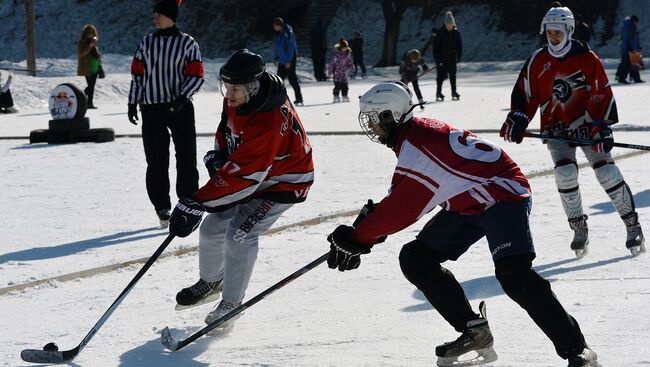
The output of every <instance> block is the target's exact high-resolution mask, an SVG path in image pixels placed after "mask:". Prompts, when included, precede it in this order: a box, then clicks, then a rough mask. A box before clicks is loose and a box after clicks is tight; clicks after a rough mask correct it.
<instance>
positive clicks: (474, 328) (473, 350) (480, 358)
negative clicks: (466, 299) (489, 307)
mask: <svg viewBox="0 0 650 367" xmlns="http://www.w3.org/2000/svg"><path fill="white" fill-rule="evenodd" d="M479 311H480V312H481V317H480V318H478V319H476V320H472V321H469V322H468V323H467V327H466V328H465V330H463V332H462V334H461V335H460V337H458V339H456V340H454V341H452V342H448V343H444V344H442V345H439V346H437V347H436V356H437V357H438V362H437V365H438V366H439V367H463V366H477V365H481V364H485V363H490V362H494V361H496V360H497V358H498V356H497V353H496V352H495V351H494V349H493V348H492V346H493V345H494V339H493V338H492V333H491V332H490V326H489V325H488V321H487V318H486V306H485V302H481V304H480V305H479Z"/></svg>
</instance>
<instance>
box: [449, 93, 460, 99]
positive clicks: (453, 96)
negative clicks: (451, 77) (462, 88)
mask: <svg viewBox="0 0 650 367" xmlns="http://www.w3.org/2000/svg"><path fill="white" fill-rule="evenodd" d="M459 99H460V94H458V93H456V91H453V92H451V100H452V101H458V100H459Z"/></svg>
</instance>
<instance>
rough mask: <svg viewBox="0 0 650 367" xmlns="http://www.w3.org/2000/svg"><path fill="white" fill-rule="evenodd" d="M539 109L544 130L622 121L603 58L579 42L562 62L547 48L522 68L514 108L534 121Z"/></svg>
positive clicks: (512, 99)
mask: <svg viewBox="0 0 650 367" xmlns="http://www.w3.org/2000/svg"><path fill="white" fill-rule="evenodd" d="M538 107H539V110H540V120H541V126H540V129H541V130H542V131H543V130H544V129H547V128H548V129H552V130H555V129H560V130H565V129H568V130H572V131H577V130H578V128H579V127H580V126H582V125H583V124H585V123H590V122H592V121H594V120H597V119H605V120H609V121H615V122H616V121H618V113H617V110H616V102H615V101H614V96H613V94H612V88H611V87H610V85H609V80H608V79H607V75H606V74H605V69H604V68H603V65H602V63H601V62H600V59H599V58H598V56H596V54H595V53H594V52H593V51H592V50H590V49H589V47H588V46H587V45H586V44H584V43H581V42H579V41H575V40H573V41H572V45H571V50H570V51H569V53H568V54H567V55H566V56H564V57H562V58H559V59H558V58H556V57H554V56H552V55H551V54H550V53H549V52H548V49H547V47H543V48H541V49H539V50H537V51H536V52H535V53H533V55H532V56H530V58H528V60H527V61H526V63H525V64H524V67H523V68H522V69H521V72H520V73H519V79H518V80H517V83H516V84H515V87H514V89H513V91H512V97H511V106H510V109H511V110H512V111H521V112H524V113H526V114H527V115H528V118H529V120H530V119H532V118H533V116H535V113H536V111H537V108H538ZM585 132H586V129H585V130H584V131H583V132H581V133H580V134H583V135H584V134H585ZM582 137H588V136H582Z"/></svg>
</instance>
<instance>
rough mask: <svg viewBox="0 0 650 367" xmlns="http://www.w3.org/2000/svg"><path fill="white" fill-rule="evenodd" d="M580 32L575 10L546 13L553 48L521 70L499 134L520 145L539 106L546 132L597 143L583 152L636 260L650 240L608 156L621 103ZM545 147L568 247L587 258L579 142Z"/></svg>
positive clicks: (544, 27) (544, 31) (548, 47)
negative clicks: (569, 232) (563, 216)
mask: <svg viewBox="0 0 650 367" xmlns="http://www.w3.org/2000/svg"><path fill="white" fill-rule="evenodd" d="M574 28H575V19H574V17H573V13H572V12H571V10H570V9H569V8H567V7H554V8H551V9H550V10H549V11H548V12H547V13H546V15H545V16H544V18H543V19H542V23H541V26H540V33H542V34H544V35H546V38H547V40H548V45H546V46H544V47H542V48H541V49H539V50H537V51H535V52H534V53H533V54H532V56H530V57H529V58H528V60H527V61H526V63H525V64H524V66H523V68H522V69H521V72H520V74H519V79H518V80H517V82H516V84H515V86H514V88H513V91H512V98H511V106H510V113H508V116H507V118H506V121H505V122H504V123H503V125H502V127H501V134H500V135H501V136H502V137H503V138H504V139H505V140H507V141H511V142H515V143H517V144H519V143H521V141H522V140H523V133H524V132H525V130H526V128H527V127H528V123H529V121H530V119H532V118H533V116H535V113H536V112H537V109H538V108H539V110H540V123H541V124H540V130H541V131H543V132H544V134H547V135H556V136H562V137H568V138H593V139H594V144H593V145H592V146H591V147H589V146H581V147H580V148H581V150H582V152H583V153H584V155H585V157H586V158H587V160H588V161H589V165H590V166H591V167H592V169H593V170H594V173H595V174H596V178H597V179H598V183H599V184H600V186H601V187H602V188H603V190H605V192H606V193H607V195H608V196H609V198H610V200H611V202H612V204H613V205H614V207H615V208H616V211H617V212H618V214H619V216H620V217H621V219H622V220H623V223H624V225H625V227H626V229H627V238H626V242H625V246H626V247H627V248H628V249H629V250H630V251H631V253H632V254H633V255H639V254H641V253H642V252H645V245H644V243H645V238H644V236H643V232H642V230H641V224H640V223H639V215H638V213H637V212H636V210H635V204H634V196H633V195H632V190H631V189H630V187H629V186H628V184H627V183H626V182H625V180H624V179H623V174H622V173H621V171H620V170H619V168H618V167H617V166H616V163H615V162H614V158H613V157H612V154H611V153H610V151H611V150H612V147H613V146H614V136H613V133H612V129H611V127H610V125H612V124H614V123H617V122H618V112H617V108H616V101H615V100H614V95H613V93H612V88H611V86H610V83H609V80H608V79H607V74H606V73H605V69H604V68H603V65H602V63H601V61H600V59H599V58H598V56H597V55H596V53H594V51H592V50H591V49H590V48H589V46H588V45H587V44H586V43H584V42H582V41H578V40H574V39H572V38H571V36H572V34H573V31H574ZM546 144H547V147H548V150H549V152H550V153H551V158H552V159H553V163H554V166H555V182H556V185H557V190H558V192H559V194H560V198H561V201H562V207H563V209H564V212H565V213H566V216H567V218H568V222H569V223H568V224H569V227H570V228H571V229H572V230H573V231H574V236H573V240H572V242H571V245H570V247H571V249H572V250H574V251H575V253H576V255H577V256H578V257H582V256H584V255H585V254H586V253H587V250H588V244H589V235H588V229H587V215H586V214H585V213H584V212H583V209H582V198H581V195H580V187H579V185H578V164H577V160H576V145H575V144H573V143H571V142H569V141H566V140H548V141H547V142H546Z"/></svg>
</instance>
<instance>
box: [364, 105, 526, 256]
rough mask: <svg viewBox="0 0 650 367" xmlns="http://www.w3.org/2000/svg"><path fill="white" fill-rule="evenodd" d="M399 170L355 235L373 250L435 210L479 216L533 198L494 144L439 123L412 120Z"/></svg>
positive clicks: (400, 149)
mask: <svg viewBox="0 0 650 367" xmlns="http://www.w3.org/2000/svg"><path fill="white" fill-rule="evenodd" d="M393 150H394V151H395V154H396V155H397V167H395V172H394V173H393V179H392V183H391V188H390V191H389V194H388V196H386V197H385V198H384V199H382V201H381V202H380V203H379V204H377V206H376V208H375V211H374V212H372V213H370V214H369V215H368V216H367V217H366V218H365V219H364V220H363V221H362V222H361V223H360V224H359V225H358V226H357V228H356V229H355V230H354V232H353V235H352V238H353V239H354V240H355V241H357V242H359V243H363V244H374V243H376V242H377V238H379V237H381V236H384V235H390V234H393V233H396V232H399V231H401V230H402V229H404V228H406V227H408V226H410V225H411V224H413V223H415V222H416V221H417V220H418V219H420V218H421V217H422V216H424V215H425V214H427V213H429V212H430V211H431V210H433V209H434V208H435V207H436V206H438V205H442V207H443V209H444V210H448V211H453V212H458V213H461V214H468V215H471V214H477V213H481V212H483V211H484V210H485V209H487V208H489V207H490V206H492V205H494V204H496V203H499V202H508V201H521V200H524V199H525V198H527V197H529V196H530V193H531V190H530V185H529V184H528V180H527V179H526V177H525V176H524V174H523V173H522V172H521V170H520V169H519V167H518V166H517V164H516V163H515V162H514V161H513V160H512V159H510V157H509V156H508V155H507V154H506V153H505V152H504V151H502V150H501V148H499V147H498V146H496V145H494V144H493V143H491V142H489V141H487V140H483V139H480V138H478V137H476V136H475V135H474V134H472V133H471V132H469V131H466V130H460V129H456V128H454V127H453V126H451V125H448V124H447V123H445V122H442V121H439V120H435V119H424V118H417V117H415V118H413V119H412V120H411V121H410V122H409V123H408V124H407V125H406V126H404V127H403V128H402V131H401V132H400V133H399V136H398V138H397V141H396V143H395V147H394V148H393Z"/></svg>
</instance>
